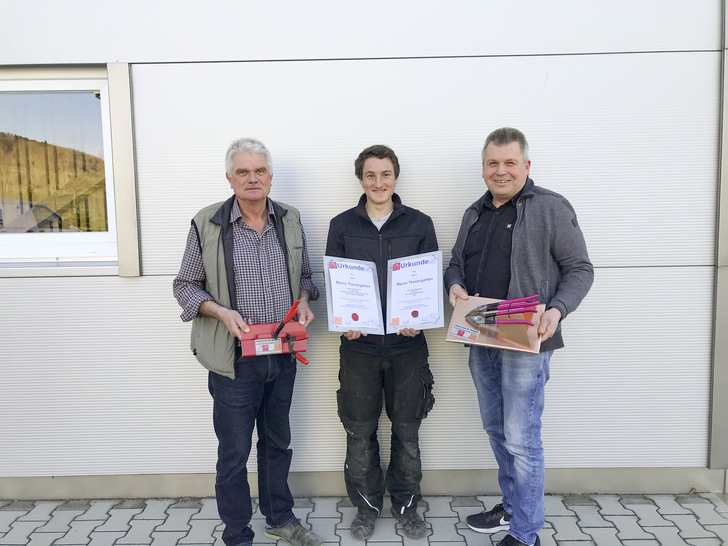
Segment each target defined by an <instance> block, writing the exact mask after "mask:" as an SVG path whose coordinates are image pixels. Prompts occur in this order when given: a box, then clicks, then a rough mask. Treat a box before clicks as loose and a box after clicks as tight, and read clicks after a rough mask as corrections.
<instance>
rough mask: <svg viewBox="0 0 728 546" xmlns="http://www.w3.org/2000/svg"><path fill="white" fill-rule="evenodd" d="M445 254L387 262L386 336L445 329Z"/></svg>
mask: <svg viewBox="0 0 728 546" xmlns="http://www.w3.org/2000/svg"><path fill="white" fill-rule="evenodd" d="M442 302H443V296H442V252H441V251H439V250H438V251H436V252H430V253H428V254H417V255H415V256H407V257H405V258H397V259H395V260H389V261H388V262H387V333H388V334H395V333H397V332H399V331H400V330H401V329H402V328H414V329H415V330H424V329H426V328H439V327H441V326H444V324H445V320H444V314H443V303H442Z"/></svg>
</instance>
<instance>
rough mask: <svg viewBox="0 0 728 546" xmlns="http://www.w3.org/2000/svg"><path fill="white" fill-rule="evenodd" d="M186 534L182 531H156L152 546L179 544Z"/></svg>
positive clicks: (174, 545)
mask: <svg viewBox="0 0 728 546" xmlns="http://www.w3.org/2000/svg"><path fill="white" fill-rule="evenodd" d="M185 534H186V533H183V532H182V531H161V532H157V531H155V532H153V533H152V544H151V546H177V544H178V542H179V541H180V539H181V538H182V537H184V536H185Z"/></svg>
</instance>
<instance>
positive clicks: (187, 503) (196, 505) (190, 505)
mask: <svg viewBox="0 0 728 546" xmlns="http://www.w3.org/2000/svg"><path fill="white" fill-rule="evenodd" d="M170 508H171V509H174V510H192V509H196V510H202V503H201V502H200V501H199V500H196V499H184V500H180V501H177V502H175V503H174V504H173V505H172V506H170Z"/></svg>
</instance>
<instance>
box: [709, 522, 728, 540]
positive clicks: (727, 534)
mask: <svg viewBox="0 0 728 546" xmlns="http://www.w3.org/2000/svg"><path fill="white" fill-rule="evenodd" d="M705 529H706V530H708V531H710V532H711V533H713V534H714V535H715V536H717V537H718V538H720V540H722V541H723V543H724V544H728V525H706V526H705Z"/></svg>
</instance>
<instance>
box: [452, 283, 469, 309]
mask: <svg viewBox="0 0 728 546" xmlns="http://www.w3.org/2000/svg"><path fill="white" fill-rule="evenodd" d="M449 296H450V305H451V306H452V307H455V303H456V302H457V300H458V299H461V300H466V299H468V293H467V292H466V291H465V288H463V287H462V286H460V285H459V284H453V285H452V286H451V287H450V292H449Z"/></svg>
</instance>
